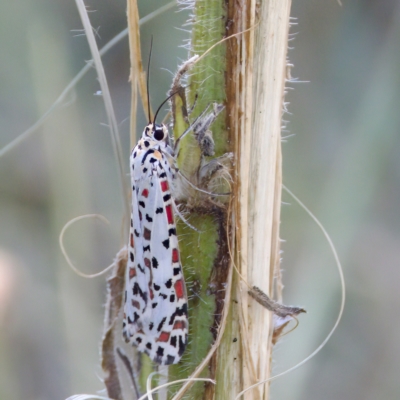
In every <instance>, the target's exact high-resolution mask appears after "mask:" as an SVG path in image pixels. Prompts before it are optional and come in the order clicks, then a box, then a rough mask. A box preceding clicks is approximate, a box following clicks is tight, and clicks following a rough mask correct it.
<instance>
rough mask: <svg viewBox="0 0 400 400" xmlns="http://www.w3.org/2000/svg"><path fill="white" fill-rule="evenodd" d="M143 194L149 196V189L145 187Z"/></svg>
mask: <svg viewBox="0 0 400 400" xmlns="http://www.w3.org/2000/svg"><path fill="white" fill-rule="evenodd" d="M142 196H143V197H146V198H147V197H148V196H149V189H143V191H142Z"/></svg>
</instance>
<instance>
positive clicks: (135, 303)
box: [132, 300, 140, 310]
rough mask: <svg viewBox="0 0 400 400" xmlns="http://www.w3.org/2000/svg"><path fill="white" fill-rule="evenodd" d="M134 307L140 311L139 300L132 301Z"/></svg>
mask: <svg viewBox="0 0 400 400" xmlns="http://www.w3.org/2000/svg"><path fill="white" fill-rule="evenodd" d="M132 306H133V307H135V308H137V309H138V310H140V304H139V302H138V301H137V300H132Z"/></svg>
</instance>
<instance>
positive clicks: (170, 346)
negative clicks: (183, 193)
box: [123, 120, 188, 365]
mask: <svg viewBox="0 0 400 400" xmlns="http://www.w3.org/2000/svg"><path fill="white" fill-rule="evenodd" d="M154 121H155V120H154ZM130 168H131V182H132V214H131V226H130V234H129V246H128V248H129V256H128V265H127V270H126V276H125V282H126V283H125V285H126V288H125V305H124V320H123V336H124V337H125V340H126V341H127V342H130V343H132V344H134V345H135V346H137V347H138V350H139V351H141V352H144V353H146V354H147V355H148V356H149V357H150V358H151V359H152V360H153V361H155V362H157V363H159V364H163V365H169V364H175V363H177V362H179V360H180V358H181V357H182V354H183V352H184V350H185V347H186V344H187V340H188V309H187V307H188V306H187V295H186V287H185V281H184V278H183V273H182V265H181V262H180V257H179V248H178V238H177V235H176V226H175V221H174V205H173V198H172V193H171V190H172V186H173V182H174V180H175V178H176V171H175V169H174V164H173V149H172V147H171V146H170V145H169V135H168V129H167V127H166V126H165V125H164V124H156V123H155V122H152V123H149V124H148V125H147V126H146V127H145V129H144V131H143V134H142V138H141V139H140V140H139V142H138V144H137V145H136V146H135V148H134V149H133V150H132V153H131V157H130Z"/></svg>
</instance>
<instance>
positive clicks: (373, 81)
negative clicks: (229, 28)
mask: <svg viewBox="0 0 400 400" xmlns="http://www.w3.org/2000/svg"><path fill="white" fill-rule="evenodd" d="M165 3H166V2H163V4H165ZM87 4H88V5H89V6H90V9H91V10H97V11H96V12H93V13H91V14H90V16H91V19H92V24H93V26H94V27H95V28H96V29H97V28H99V29H98V36H99V38H98V43H99V45H100V46H101V45H104V44H105V43H106V42H107V41H108V40H110V39H111V38H112V37H113V36H114V35H116V34H117V33H119V32H120V31H121V30H123V29H124V28H125V27H126V16H125V7H126V5H125V2H124V1H122V0H117V1H113V2H110V1H105V0H98V1H93V0H91V1H88V2H87ZM158 6H160V2H159V1H156V0H151V1H150V0H146V1H141V2H140V11H141V15H143V16H144V15H146V14H147V13H149V12H151V11H153V10H155V9H156V8H157V7H158ZM175 11H176V9H175V10H172V11H168V12H166V13H165V14H164V15H163V16H161V17H158V18H157V19H155V20H153V21H152V22H150V23H149V24H147V25H146V26H144V27H143V28H142V46H143V52H144V54H145V55H146V54H148V49H149V42H150V35H151V34H153V36H154V49H153V62H152V67H151V98H152V104H153V107H154V108H155V107H156V106H157V105H158V104H159V103H160V102H161V101H162V100H163V99H164V97H165V93H166V92H167V90H168V87H169V85H170V81H171V74H170V73H169V72H168V70H169V71H172V72H174V71H175V70H176V67H177V65H178V64H179V63H180V61H181V60H183V59H185V58H186V56H187V54H186V50H184V49H183V48H182V47H179V46H181V45H182V44H183V41H184V39H186V38H188V33H187V32H184V31H182V30H179V29H177V28H182V25H183V24H184V22H185V21H186V19H187V17H188V14H189V13H188V12H180V13H176V12H175ZM292 16H293V17H297V18H298V19H297V21H296V23H297V25H294V26H293V27H292V30H291V32H292V33H297V35H296V36H295V38H294V40H293V41H291V42H290V44H291V45H292V46H293V49H292V50H290V52H289V59H290V61H291V62H292V63H293V64H294V65H295V67H294V69H293V70H292V75H293V76H296V77H299V80H302V81H310V82H309V83H294V84H290V85H289V86H290V87H292V88H294V90H290V91H289V93H288V95H287V98H286V99H287V100H288V101H290V103H291V104H290V106H289V111H290V112H291V113H292V115H286V116H285V119H288V120H289V121H290V122H289V124H288V130H289V132H288V135H289V134H295V136H293V137H290V138H288V139H287V142H286V143H284V145H283V152H284V153H283V155H284V158H283V166H284V183H285V184H286V185H287V186H288V187H289V188H290V189H291V190H293V191H294V192H295V193H296V194H297V195H298V196H299V197H300V198H301V199H302V200H303V201H304V202H305V203H306V204H307V205H308V206H309V208H310V209H311V210H313V211H314V213H315V214H316V215H317V216H318V217H319V218H320V220H321V221H322V222H323V224H324V225H325V227H326V229H327V230H328V231H329V232H330V233H331V236H332V238H333V240H334V242H335V243H336V245H337V248H338V251H339V254H340V256H341V259H342V262H343V266H344V270H345V276H346V281H347V305H346V310H345V314H344V318H343V321H342V323H341V324H340V326H339V329H338V331H337V332H336V333H335V335H334V336H333V338H332V340H331V341H330V342H329V344H328V345H327V347H326V348H325V349H324V350H323V351H322V352H321V353H320V354H319V355H318V356H317V357H315V358H314V359H313V360H312V361H310V362H309V363H308V364H306V365H305V366H303V367H302V368H301V369H299V370H297V371H295V372H293V373H291V374H289V375H286V376H285V377H283V378H280V379H279V380H277V381H275V382H274V383H273V384H272V398H276V399H285V400H291V399H293V400H294V399H296V400H299V399H326V400H330V399H352V400H353V399H354V400H357V399H360V400H361V399H363V400H372V399H377V398H381V399H397V398H399V396H400V384H399V380H398V377H397V376H398V370H399V360H400V347H399V346H398V344H397V343H398V340H397V337H398V332H399V325H400V322H399V321H398V318H396V312H397V309H398V308H399V307H398V306H399V305H400V304H399V302H400V297H399V296H398V290H397V286H398V282H399V281H400V269H399V268H398V265H399V261H398V260H399V259H400V246H399V244H398V243H400V224H399V222H400V213H399V212H398V204H400V184H399V180H400V162H399V160H400V157H399V156H398V149H399V148H400V135H399V127H400V113H399V112H398V110H399V96H400V90H399V77H400V41H399V37H400V4H399V3H398V2H396V1H394V0H382V1H379V2H377V1H368V0H358V1H357V0H353V1H348V2H345V1H344V2H343V6H342V7H340V6H339V5H338V4H337V3H336V2H335V1H334V0H332V1H323V2H321V1H315V0H305V1H301V2H300V1H295V2H294V4H293V10H292ZM0 26H1V28H0V29H1V34H0V49H1V67H0V87H1V91H0V127H1V135H0V147H3V146H5V145H6V144H8V143H9V142H10V141H11V140H13V139H14V138H15V137H17V136H18V135H19V134H20V133H21V132H23V131H24V130H25V129H27V128H28V127H29V126H30V125H31V124H33V123H34V122H35V121H36V120H37V119H38V118H39V117H40V116H41V115H42V114H43V113H44V112H45V111H46V110H47V109H48V108H49V107H50V106H51V104H52V103H53V102H54V101H55V100H56V98H57V97H58V95H59V94H60V92H61V91H62V89H63V88H64V87H65V86H66V85H67V84H68V82H69V81H70V79H71V78H72V77H73V76H74V75H75V74H76V73H77V72H78V71H79V69H80V68H82V67H83V66H84V65H85V61H86V60H89V59H90V58H91V56H90V53H89V49H88V46H87V42H86V38H85V37H84V36H81V31H79V30H80V29H81V27H82V25H81V22H80V20H79V16H78V12H77V10H76V8H75V3H74V2H73V1H68V2H67V1H62V0H58V1H54V0H52V1H50V0H39V1H35V2H26V1H21V0H14V1H12V2H1V3H0ZM186 28H188V29H190V27H186ZM186 28H185V29H186ZM103 60H104V65H105V69H106V73H107V76H108V80H109V84H110V88H111V94H112V96H113V100H114V106H115V110H116V113H117V119H118V121H119V123H120V130H121V138H122V143H123V146H124V154H125V156H126V160H128V154H129V151H130V149H129V138H128V137H129V121H128V120H127V118H128V117H129V107H130V105H129V102H130V92H129V91H130V87H129V83H128V72H129V71H128V70H129V65H128V62H129V56H128V45H127V40H124V41H122V42H121V43H120V44H118V45H117V46H116V47H115V48H114V49H113V50H111V51H110V52H109V53H108V55H106V56H105V57H104V58H103ZM98 90H99V85H98V82H97V80H96V75H95V71H94V70H93V71H92V72H91V73H89V74H88V75H87V76H86V77H85V78H84V79H83V80H82V81H81V82H80V84H79V85H78V87H77V88H76V90H75V91H74V93H73V95H71V96H70V97H69V98H68V100H67V101H66V102H65V107H62V108H58V109H57V110H56V111H54V113H53V114H52V116H51V117H50V118H49V119H48V120H47V122H46V123H45V124H44V126H43V127H42V128H41V129H40V130H39V131H38V132H37V133H35V134H33V135H32V136H31V137H30V138H29V139H27V140H26V141H25V142H24V143H23V144H21V145H20V146H19V147H17V148H15V149H14V150H12V151H10V152H9V153H7V154H6V155H4V156H3V157H2V158H0V221H1V228H2V229H1V231H0V398H1V399H33V400H39V399H40V400H47V399H48V400H50V399H51V400H53V399H62V398H66V397H67V396H69V395H71V394H74V393H82V392H85V393H94V392H96V391H97V390H100V389H102V383H101V381H100V379H99V377H98V376H99V375H101V368H100V366H99V343H100V338H101V333H102V319H103V315H102V314H103V304H104V299H105V284H104V279H103V278H96V279H93V280H84V279H82V278H80V277H78V276H76V275H75V274H74V273H73V272H72V271H71V270H70V269H69V268H68V266H67V264H66V262H65V261H64V259H63V257H62V256H61V252H60V249H59V246H58V235H59V232H60V230H61V229H62V227H63V225H64V224H65V223H66V222H68V221H69V220H70V219H71V218H73V217H75V216H78V215H82V214H88V213H100V214H103V215H104V216H106V217H107V218H108V219H109V220H110V225H109V226H106V225H101V224H100V222H96V221H89V220H84V221H81V222H78V223H77V224H76V225H75V226H73V227H72V228H71V229H70V230H69V231H68V232H67V234H66V247H67V249H68V251H69V253H70V256H71V258H72V259H73V260H74V262H75V264H76V265H78V266H79V267H80V268H81V269H82V270H84V271H85V272H95V271H98V270H100V269H101V268H103V267H105V266H107V265H108V264H110V262H111V260H112V258H113V257H114V255H115V254H116V252H117V251H118V250H119V248H120V246H121V244H122V243H123V242H124V241H125V239H124V238H123V237H122V236H121V231H122V230H121V227H122V213H123V207H122V199H121V195H120V190H119V183H118V175H117V167H116V161H115V159H114V156H113V153H112V146H111V139H110V137H109V132H108V129H107V127H105V126H104V125H102V124H103V123H104V122H106V117H105V113H104V108H103V103H102V98H101V96H96V95H95V94H96V92H97V91H98ZM145 123H146V118H145V116H144V114H143V112H142V111H141V110H140V112H139V121H138V127H140V126H143V125H144V124H145ZM126 170H128V169H127V168H126ZM284 200H285V201H287V202H290V203H291V204H290V205H284V206H283V215H282V235H281V236H282V238H283V239H284V240H285V241H286V242H285V243H283V244H282V248H283V250H284V254H283V262H282V268H283V274H284V283H285V285H286V287H285V291H284V296H285V297H284V299H285V302H286V303H291V304H300V305H302V306H304V307H305V308H306V309H307V310H308V314H307V315H305V316H302V317H301V323H300V325H299V327H298V328H297V330H296V331H294V332H293V333H291V334H290V335H288V336H285V337H284V338H282V340H281V341H280V342H279V344H278V345H277V346H276V349H275V353H274V361H273V365H274V372H275V373H278V372H281V371H283V370H285V369H286V368H288V367H290V366H292V365H293V364H295V363H297V362H298V361H300V360H301V359H303V358H304V357H306V356H307V355H308V354H309V353H311V352H312V351H313V350H314V348H315V347H316V346H317V345H318V344H319V343H320V342H321V341H322V340H323V338H324V336H325V335H326V334H327V333H328V331H329V329H330V327H331V326H332V324H333V323H334V319H335V317H336V313H337V311H338V305H339V296H340V288H339V279H338V276H337V273H336V272H335V269H334V262H333V257H332V255H331V254H330V252H329V248H328V245H327V244H326V242H325V241H324V239H323V237H322V235H321V234H320V232H319V231H318V228H317V227H316V226H315V225H314V224H313V223H312V222H311V221H310V220H309V218H308V217H307V216H306V214H305V213H304V212H303V211H302V210H301V209H300V207H299V206H297V205H296V204H295V203H294V202H293V201H292V200H291V199H290V198H289V197H288V196H286V195H285V196H284Z"/></svg>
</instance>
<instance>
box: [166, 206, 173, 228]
mask: <svg viewBox="0 0 400 400" xmlns="http://www.w3.org/2000/svg"><path fill="white" fill-rule="evenodd" d="M165 212H166V213H167V219H168V223H169V224H173V223H174V215H173V214H172V206H171V204H169V205H167V206H165Z"/></svg>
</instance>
